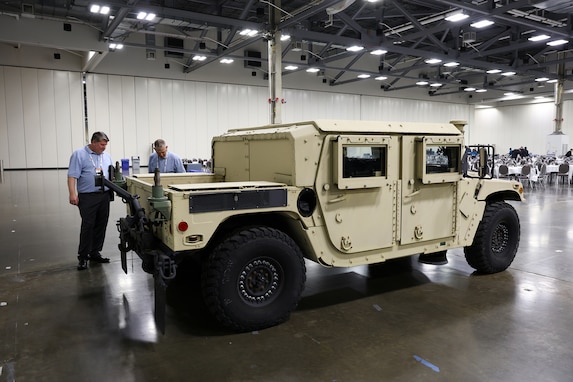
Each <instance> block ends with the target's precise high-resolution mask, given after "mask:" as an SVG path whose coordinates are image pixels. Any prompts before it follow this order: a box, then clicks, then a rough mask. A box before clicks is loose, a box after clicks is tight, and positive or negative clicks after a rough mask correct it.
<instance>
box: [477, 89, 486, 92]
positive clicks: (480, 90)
mask: <svg viewBox="0 0 573 382" xmlns="http://www.w3.org/2000/svg"><path fill="white" fill-rule="evenodd" d="M485 92H487V89H477V90H476V93H485Z"/></svg>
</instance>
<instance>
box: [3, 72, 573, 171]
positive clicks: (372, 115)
mask: <svg viewBox="0 0 573 382" xmlns="http://www.w3.org/2000/svg"><path fill="white" fill-rule="evenodd" d="M328 90H333V89H330V88H329V89H328ZM86 91H87V94H86V95H87V97H86V102H87V104H86V108H87V113H88V114H87V122H88V132H87V134H86V132H85V124H84V97H83V85H82V75H81V73H77V72H64V71H54V70H40V69H29V68H17V67H2V66H0V160H3V161H4V167H5V168H6V169H17V168H54V167H58V168H62V167H64V168H65V167H67V166H68V160H69V156H70V154H71V152H72V151H73V150H74V149H77V148H79V147H81V146H83V145H85V144H86V143H87V139H89V135H91V133H93V132H94V131H98V130H101V131H105V132H106V133H107V134H109V136H110V139H111V141H110V144H109V152H110V153H111V155H112V157H113V159H114V160H116V161H119V160H120V159H122V158H130V157H132V156H139V157H140V159H141V165H143V166H145V165H147V163H148V157H149V154H150V153H151V143H152V142H153V141H154V140H155V139H157V138H163V139H165V140H166V141H167V143H168V145H169V148H170V150H172V151H173V152H176V153H178V154H179V155H180V156H181V157H183V158H189V159H191V158H201V159H204V158H209V156H210V155H211V147H210V145H211V138H212V137H213V136H214V135H217V134H221V133H223V132H225V131H227V130H228V129H231V128H240V127H248V126H259V125H265V124H268V123H269V109H270V106H269V103H268V89H267V88H266V87H264V86H246V85H236V84H214V83H207V82H196V81H184V80H167V79H158V78H143V77H133V76H116V75H104V74H87V75H86ZM282 98H284V100H285V101H286V103H284V104H281V107H282V121H283V122H285V123H289V122H296V121H303V120H312V119H319V118H327V119H351V120H353V119H354V120H382V121H412V122H436V123H447V122H448V121H450V120H453V119H461V120H467V121H468V126H467V127H466V142H468V143H470V144H478V143H483V144H486V143H487V144H495V145H496V146H497V150H498V152H505V151H506V150H508V149H509V147H515V146H517V147H518V146H527V147H528V148H529V150H530V151H531V152H534V153H544V151H545V146H546V137H547V135H549V134H551V133H552V131H553V129H554V122H553V118H554V112H555V105H554V104H553V103H551V102H549V103H540V104H529V105H517V106H504V107H499V108H489V109H476V110H474V106H471V105H464V104H450V103H444V102H429V101H417V100H408V99H398V98H388V97H374V96H364V95H358V94H342V93H332V92H330V93H327V92H319V91H303V90H297V89H284V91H283V97H282ZM563 117H564V123H563V132H564V133H565V134H569V135H571V134H572V131H571V130H572V129H573V125H571V123H570V122H571V120H573V119H572V118H573V101H566V102H565V104H564V113H563ZM86 135H87V136H86Z"/></svg>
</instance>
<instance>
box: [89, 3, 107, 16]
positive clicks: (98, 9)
mask: <svg viewBox="0 0 573 382" xmlns="http://www.w3.org/2000/svg"><path fill="white" fill-rule="evenodd" d="M109 11H110V8H109V7H108V6H107V5H98V4H92V6H91V7H90V12H91V13H99V14H100V15H107V14H108V13H109Z"/></svg>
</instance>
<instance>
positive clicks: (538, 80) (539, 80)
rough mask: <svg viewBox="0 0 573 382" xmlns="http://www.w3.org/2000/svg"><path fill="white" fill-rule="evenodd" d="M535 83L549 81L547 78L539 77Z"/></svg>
mask: <svg viewBox="0 0 573 382" xmlns="http://www.w3.org/2000/svg"><path fill="white" fill-rule="evenodd" d="M535 81H537V82H545V81H549V78H547V77H539V78H536V79H535Z"/></svg>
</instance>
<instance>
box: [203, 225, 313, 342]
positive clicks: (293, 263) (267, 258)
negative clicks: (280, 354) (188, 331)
mask: <svg viewBox="0 0 573 382" xmlns="http://www.w3.org/2000/svg"><path fill="white" fill-rule="evenodd" d="M305 281H306V267H305V264H304V258H303V256H302V252H301V251H300V249H299V247H298V246H297V245H296V243H295V242H294V241H293V240H292V239H291V238H290V237H289V236H287V235H286V234H285V233H283V232H281V231H279V230H277V229H274V228H269V227H256V228H250V229H245V230H243V231H241V232H239V233H237V234H234V235H232V236H230V237H229V238H227V239H226V240H224V241H223V242H222V243H221V244H219V245H218V246H217V247H216V248H215V249H214V250H213V252H212V253H211V254H210V255H209V257H208V259H207V260H206V261H205V262H204V264H203V272H202V275H201V289H202V293H203V299H204V300H205V304H206V306H207V308H208V309H209V311H210V312H211V314H213V316H214V317H215V318H216V319H217V320H218V321H219V322H221V323H222V324H223V326H225V327H228V328H231V329H233V330H236V331H243V332H244V331H252V330H259V329H264V328H268V327H271V326H275V325H278V324H280V323H282V322H284V321H286V320H288V319H289V317H290V313H291V312H292V311H293V310H294V309H295V308H296V306H297V304H298V301H299V300H300V296H301V293H302V291H303V289H304V283H305Z"/></svg>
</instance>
